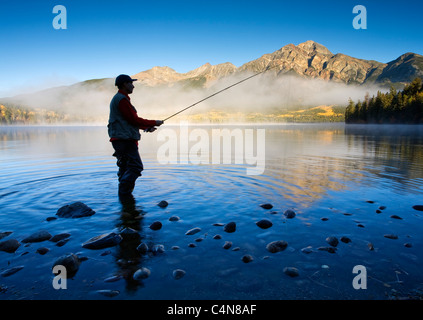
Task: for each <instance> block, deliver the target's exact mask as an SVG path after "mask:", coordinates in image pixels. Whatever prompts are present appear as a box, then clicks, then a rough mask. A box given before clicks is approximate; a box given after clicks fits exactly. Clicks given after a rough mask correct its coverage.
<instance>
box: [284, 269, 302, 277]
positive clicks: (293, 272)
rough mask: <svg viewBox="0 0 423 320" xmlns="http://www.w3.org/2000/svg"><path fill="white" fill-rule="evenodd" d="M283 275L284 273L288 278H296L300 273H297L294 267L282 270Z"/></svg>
mask: <svg viewBox="0 0 423 320" xmlns="http://www.w3.org/2000/svg"><path fill="white" fill-rule="evenodd" d="M283 273H285V274H286V275H288V276H290V277H298V276H299V275H300V272H299V271H298V269H297V268H294V267H285V268H284V269H283Z"/></svg>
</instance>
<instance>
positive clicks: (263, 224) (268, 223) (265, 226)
mask: <svg viewBox="0 0 423 320" xmlns="http://www.w3.org/2000/svg"><path fill="white" fill-rule="evenodd" d="M256 225H257V226H258V227H259V228H262V229H268V228H270V227H271V226H273V223H272V222H271V221H270V220H267V219H262V220H260V221H257V222H256Z"/></svg>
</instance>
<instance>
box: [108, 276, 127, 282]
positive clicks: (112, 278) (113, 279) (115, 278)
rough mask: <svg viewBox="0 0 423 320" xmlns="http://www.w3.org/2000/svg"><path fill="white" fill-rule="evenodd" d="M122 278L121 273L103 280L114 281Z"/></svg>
mask: <svg viewBox="0 0 423 320" xmlns="http://www.w3.org/2000/svg"><path fill="white" fill-rule="evenodd" d="M122 278H123V277H122V276H121V275H117V276H111V277H108V278H106V279H104V282H116V281H119V280H120V279H122Z"/></svg>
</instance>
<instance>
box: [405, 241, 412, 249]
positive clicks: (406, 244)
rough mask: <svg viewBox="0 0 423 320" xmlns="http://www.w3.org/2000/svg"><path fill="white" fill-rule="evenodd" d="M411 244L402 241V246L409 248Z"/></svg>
mask: <svg viewBox="0 0 423 320" xmlns="http://www.w3.org/2000/svg"><path fill="white" fill-rule="evenodd" d="M412 246H413V245H412V244H411V243H408V242H407V243H404V247H406V248H411V247H412Z"/></svg>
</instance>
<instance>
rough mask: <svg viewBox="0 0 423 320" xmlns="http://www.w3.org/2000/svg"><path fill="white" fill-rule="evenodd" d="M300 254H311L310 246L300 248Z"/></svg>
mask: <svg viewBox="0 0 423 320" xmlns="http://www.w3.org/2000/svg"><path fill="white" fill-rule="evenodd" d="M301 252H302V253H306V254H309V253H312V252H313V248H312V247H311V246H308V247H305V248H302V249H301Z"/></svg>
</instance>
